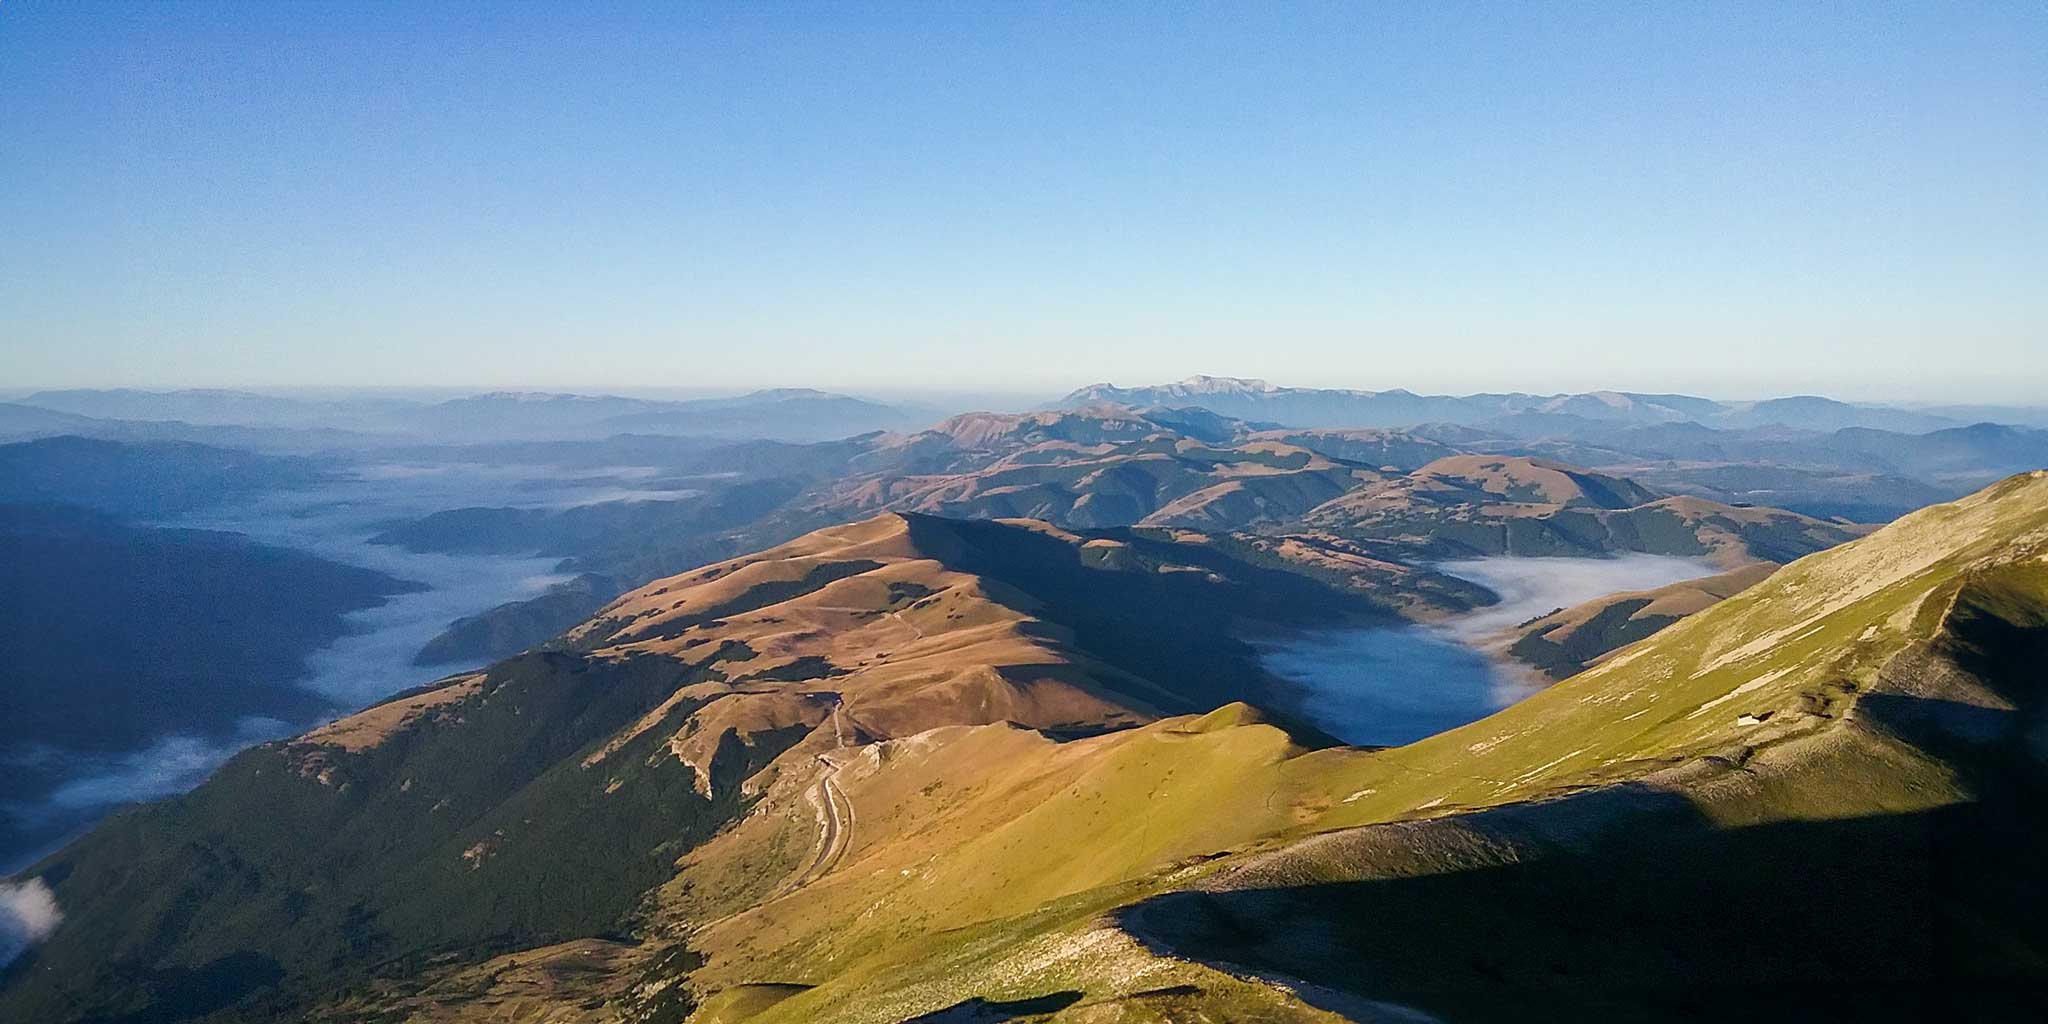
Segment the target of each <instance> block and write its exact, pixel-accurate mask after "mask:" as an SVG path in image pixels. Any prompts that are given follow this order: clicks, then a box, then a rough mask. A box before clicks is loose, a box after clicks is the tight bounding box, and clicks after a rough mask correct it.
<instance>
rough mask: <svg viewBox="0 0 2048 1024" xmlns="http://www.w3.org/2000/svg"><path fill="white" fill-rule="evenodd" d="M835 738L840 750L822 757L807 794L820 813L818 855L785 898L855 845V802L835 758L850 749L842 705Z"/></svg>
mask: <svg viewBox="0 0 2048 1024" xmlns="http://www.w3.org/2000/svg"><path fill="white" fill-rule="evenodd" d="M832 737H833V740H834V742H835V743H836V745H837V746H836V748H835V749H834V751H833V752H832V753H829V754H819V755H818V763H819V764H820V765H823V766H824V769H825V771H824V773H823V774H822V775H820V776H819V777H818V782H817V784H816V785H815V786H813V787H811V792H810V793H809V794H807V797H808V798H809V799H810V801H811V802H812V803H813V804H815V805H816V806H817V808H818V810H819V820H818V833H819V834H818V854H817V856H816V857H813V858H812V859H811V863H810V864H809V865H807V866H806V867H805V868H804V869H803V871H801V872H799V873H798V874H797V876H796V877H795V878H794V879H792V880H790V882H789V884H787V885H786V886H784V887H783V889H782V892H779V893H777V895H782V894H783V893H787V892H789V891H791V890H795V889H800V888H802V887H804V886H806V885H809V884H810V883H811V882H813V881H816V880H817V879H819V878H821V877H823V876H824V875H825V874H827V873H829V872H830V871H831V870H832V869H833V868H835V867H838V866H839V861H840V859H841V858H843V857H845V856H846V849H847V847H848V846H850V845H852V842H853V823H854V816H853V801H852V800H849V799H847V796H846V791H845V790H843V789H841V788H840V787H839V771H840V769H841V767H843V766H842V765H841V764H840V763H839V762H838V760H836V759H835V757H834V755H835V754H837V753H838V751H839V750H841V749H844V748H845V747H846V729H845V727H844V726H842V725H841V724H840V716H839V705H838V704H836V703H835V704H834V705H832Z"/></svg>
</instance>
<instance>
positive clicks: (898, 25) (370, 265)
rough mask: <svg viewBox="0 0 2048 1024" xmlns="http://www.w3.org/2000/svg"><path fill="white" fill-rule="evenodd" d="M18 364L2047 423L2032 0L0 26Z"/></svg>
mask: <svg viewBox="0 0 2048 1024" xmlns="http://www.w3.org/2000/svg"><path fill="white" fill-rule="evenodd" d="M0 126H4V128H0V182H4V183H5V184H4V187H0V386H23V387H26V386H53V385H100V384H129V385H141V386H182V385H199V384H209V385H229V386H264V385H308V384H334V385H364V384H384V385H448V384H453V385H470V384H474V385H482V386H532V385H540V386H555V387H574V388H581V389H586V390H589V389H601V388H603V387H606V386H617V387H623V386H638V387H645V386H674V387H731V386H746V385H754V384H792V385H799V384H800V385H810V386H819V387H842V388H851V389H863V388H865V389H874V388H881V387H890V386H908V387H918V386H944V387H951V388H982V389H1000V388H1018V389H1059V388H1064V387H1068V386H1072V385H1076V384H1081V383H1086V382H1089V381H1095V380H1104V379H1108V380H1115V381H1118V382H1120V383H1127V384H1130V383H1145V382H1152V381H1157V380H1164V379H1170V378H1177V377H1181V376H1185V375H1187V374H1191V373H1198V372H1200V373H1215V374H1235V375H1244V376H1263V377H1267V378H1270V379H1273V380H1276V381H1283V382H1286V383H1294V384H1319V385H1333V386H1352V387H1370V388H1383V387H1409V388H1414V389H1418V390H1431V391H1446V390H1448V391H1466V390H1479V389H1504V388H1517V389H1526V390H1546V391H1547V390H1560V389H1581V388H1593V387H1619V388H1632V389H1642V390H1686V391H1693V392H1700V393H1708V394H1715V395H1720V396H1725V397H1749V396H1756V395H1764V394H1781V393H1790V392H1801V391H1820V392H1824V393H1830V394H1835V395H1840V396H1843V397H1852V398H1854V397H1862V398H1894V399H1896V398H1924V399H1929V400H1998V401H2012V400H2028V399H2033V400H2048V287H2043V285H2042V281H2043V280H2044V279H2048V243H2044V239H2048V5H2042V4H2039V3H2018V4H1993V3H1980V4H1959V5H1947V4H1929V5H1907V6H1891V5H1881V4H1872V5H1840V4H1829V5H1823V4H1790V3H1773V4H1758V5H1746V4H1721V3H1715V4H1686V5H1679V4H1663V5H1648V4H1619V5H1612V6H1607V5H1597V4H1563V5H1557V6H1555V7H1543V6H1539V5H1535V4H1521V3H1516V4H1499V5H1491V4H1453V3H1427V4H1425V3H1385V4H1366V3H1359V4H1337V5H1313V4H1310V5H1269V4H1242V5H1237V4H1217V5H1211V4H1200V5H1195V4H1188V5H1179V4H1176V5H1150V4H1143V5H1140V4H1131V5H1107V4H1072V5H1046V6H1040V5H1028V4H987V5H976V4H934V5H906V4H876V5H866V6H856V5H852V4H828V5H789V4H700V5H679V4H662V5H650V6H632V5H594V4H557V5H538V4H535V5H518V4H502V5H466V4H465V5H447V6H441V5H433V4H406V5H401V4H383V3H380V4H364V5H343V6H321V5H312V4H276V5H251V6H234V5H204V4H163V5H154V4H119V5H96V4H62V5H37V4H23V3H11V4H5V5H0Z"/></svg>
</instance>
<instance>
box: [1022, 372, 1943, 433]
mask: <svg viewBox="0 0 2048 1024" xmlns="http://www.w3.org/2000/svg"><path fill="white" fill-rule="evenodd" d="M1098 402H1116V403H1120V404H1124V405H1130V406H1136V407H1144V406H1150V405H1163V406H1171V407H1181V406H1199V407H1201V408H1204V409H1209V410H1212V411H1214V412H1219V413H1222V414H1224V415H1226V416H1235V417H1237V418H1239V419H1245V420H1251V421H1254V422H1266V423H1275V424H1280V425H1282V426H1290V427H1402V426H1413V425H1415V424H1418V423H1431V422H1437V423H1459V424H1473V425H1480V424H1494V425H1499V426H1500V427H1501V429H1508V430H1513V427H1514V425H1515V424H1517V423H1518V422H1521V423H1522V425H1523V426H1524V427H1527V426H1529V425H1531V421H1533V422H1535V423H1540V422H1541V420H1542V418H1544V417H1557V416H1563V417H1572V418H1576V419H1582V420H1591V421H1596V422H1602V423H1621V424H1630V425H1638V426H1640V425H1648V424H1658V423H1684V422H1692V423H1699V424H1702V425H1704V426H1709V427H1714V428H1717V429H1729V430H1746V429H1754V428H1759V427H1789V428H1793V429H1798V430H1823V431H1828V430H1840V429H1842V428H1844V427H1869V428H1874V429H1879V430H1891V431H1900V432H1906V433H1921V432H1925V431H1929V430H1939V429H1941V428H1943V427H1956V426H1963V425H1965V421H1962V420H1957V419H1955V418H1953V417H1950V416H1945V415H1937V414H1933V413H1928V412H1920V411H1915V410H1911V409H1901V408H1894V407H1890V406H1877V405H1852V404H1850V403H1847V402H1838V401H1835V400H1834V399H1830V398H1820V397H1815V396H1811V395H1800V396H1795V397H1790V398H1773V399H1767V400H1764V401H1757V402H1720V401H1715V400H1713V399H1709V398H1697V397H1694V396H1691V395H1668V394H1641V393H1636V392H1625V391H1590V392H1584V393H1581V394H1557V395H1532V394H1525V393H1521V392H1508V393H1502V394H1476V395H1418V394H1416V393H1414V392H1412V391H1406V390H1403V389H1400V388H1395V389H1392V390H1388V391H1353V390H1343V389H1330V388H1293V387H1277V386H1275V385H1272V384H1268V383H1266V382H1265V381H1262V380H1248V379H1244V378H1238V377H1205V376H1197V377H1189V378H1188V379H1186V380H1183V381H1179V382H1177V383H1173V384H1155V385H1150V386H1145V387H1132V388H1124V387H1118V386H1116V385H1114V384H1091V385H1089V386H1088V387H1085V388H1081V389H1079V390H1077V391H1074V392H1072V393H1070V394H1068V395H1067V396H1066V397H1065V398H1062V399H1060V400H1059V401H1058V402H1057V403H1055V405H1056V407H1062V408H1071V407H1075V406H1081V405H1090V404H1094V403H1098Z"/></svg>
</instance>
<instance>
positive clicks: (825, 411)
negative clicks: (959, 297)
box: [0, 388, 932, 447]
mask: <svg viewBox="0 0 2048 1024" xmlns="http://www.w3.org/2000/svg"><path fill="white" fill-rule="evenodd" d="M931 415H932V413H931V412H930V411H929V410H921V409H914V408H902V407H898V406H894V405H887V404H883V403H880V402H872V401H868V400H866V399H861V398H853V397H850V396H847V395H837V394H831V393H828V392H823V391H813V390H810V389H807V388H777V389H772V390H767V391H757V392H754V393H752V394H747V395H739V396H734V397H730V398H700V399H687V400H656V399H645V398H627V397H621V396H617V395H580V394H567V393H554V392H528V391H497V392H489V393H485V394H478V395H470V396H467V397H463V398H454V399H449V400H446V401H439V402H427V401H418V400H410V399H400V398H387V397H375V396H372V397H358V398H345V399H308V398H298V397H288V396H278V395H265V394H257V393H253V392H246V391H225V390H218V389H191V390H181V391H141V390H133V389H111V390H70V391H39V392H36V393H34V394H31V395H28V396H26V397H24V398H21V399H19V400H17V401H15V402H11V403H0V439H26V438H30V437H39V436H49V435H53V434H60V433H62V434H82V435H89V436H95V437H111V438H119V439H165V438H176V439H183V440H196V441H206V442H212V443H250V438H251V437H262V438H263V439H264V440H267V441H268V442H269V443H270V446H273V447H275V446H279V445H286V446H289V445H291V444H293V443H294V442H296V443H298V444H299V445H300V446H321V445H326V446H337V445H341V446H345V445H373V444H388V443H393V442H403V443H415V442H419V441H434V442H441V443H470V442H481V441H505V440H551V439H566V438H600V437H608V436H612V435H615V434H659V435H682V436H697V437H712V438H728V439H737V438H768V439H776V440H794V441H820V440H828V439H831V438H837V437H847V436H851V435H855V434H862V433H869V432H872V431H877V430H903V429H909V428H912V427H916V426H919V425H921V424H923V423H925V422H928V421H929V419H930V417H931ZM225 431H235V432H239V436H224V435H223V432H225ZM263 432H271V433H270V434H268V435H267V436H266V435H264V433H263Z"/></svg>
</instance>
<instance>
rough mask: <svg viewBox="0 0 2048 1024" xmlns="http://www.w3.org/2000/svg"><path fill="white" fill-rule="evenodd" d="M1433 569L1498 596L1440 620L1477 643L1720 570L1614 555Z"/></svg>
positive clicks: (1483, 561) (1480, 561)
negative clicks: (1621, 595)
mask: <svg viewBox="0 0 2048 1024" xmlns="http://www.w3.org/2000/svg"><path fill="white" fill-rule="evenodd" d="M1434 568H1435V569H1436V570H1437V571H1439V572H1443V573H1448V574H1449V575H1452V576H1456V577H1458V578H1459V579H1466V580H1471V581H1472V582H1474V583H1477V584H1479V585H1480V586H1483V587H1485V588H1487V589H1488V590H1491V591H1493V592H1494V593H1496V594H1499V595H1500V603H1499V604H1496V605H1493V606H1491V607H1488V608H1482V609H1480V610H1479V611H1476V612H1473V613H1472V614H1470V615H1461V616H1458V617H1456V618H1453V619H1449V620H1446V621H1445V622H1444V623H1443V628H1444V629H1446V630H1447V631H1449V632H1450V633H1451V634H1452V635H1453V636H1455V637H1457V638H1458V639H1460V640H1463V641H1466V642H1472V641H1477V640H1483V639H1486V638H1487V637H1490V636H1492V635H1494V634H1497V633H1499V632H1500V631H1502V630H1505V629H1512V628H1514V627H1515V626H1518V625H1520V624H1522V623H1524V622H1527V621H1528V620H1530V619H1533V618H1536V617H1537V616H1540V615H1548V614H1550V613H1551V612H1553V611H1555V610H1557V609H1559V608H1569V607H1571V606H1572V605H1575V604H1582V603H1584V602H1586V601H1591V600H1592V599H1594V598H1596V597H1603V596H1605V595H1608V594H1613V593H1618V592H1621V591H1627V590H1651V589H1654V588H1656V587H1662V586H1667V585H1669V584H1672V583H1677V582H1679V581H1681V580H1690V579H1697V578H1699V577H1701V576H1712V575H1714V574H1715V573H1717V572H1720V571H1721V569H1720V567H1719V566H1716V565H1714V564H1713V563H1711V562H1707V561H1703V560H1701V559H1697V558H1678V557H1675V556H1671V555H1618V556H1615V557H1613V558H1473V559H1466V560H1462V561H1455V562H1441V563H1439V564H1437V565H1436V566H1434Z"/></svg>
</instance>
